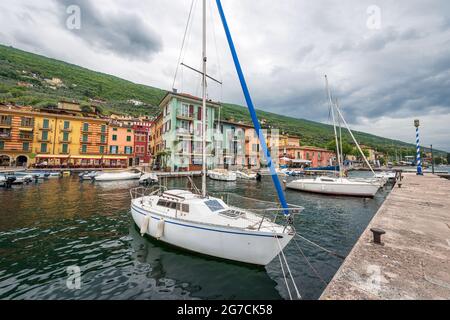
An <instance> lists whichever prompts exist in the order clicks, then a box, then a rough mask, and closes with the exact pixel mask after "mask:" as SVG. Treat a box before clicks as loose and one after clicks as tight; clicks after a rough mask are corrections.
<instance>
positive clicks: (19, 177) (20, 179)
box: [5, 172, 34, 185]
mask: <svg viewBox="0 0 450 320" xmlns="http://www.w3.org/2000/svg"><path fill="white" fill-rule="evenodd" d="M5 178H6V179H7V180H8V179H9V178H14V179H13V181H12V184H15V185H17V184H28V183H30V182H32V181H33V180H34V178H33V176H32V175H30V174H24V173H22V172H21V173H19V172H17V173H9V174H7V175H5Z"/></svg>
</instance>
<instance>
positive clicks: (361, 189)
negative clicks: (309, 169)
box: [286, 76, 384, 197]
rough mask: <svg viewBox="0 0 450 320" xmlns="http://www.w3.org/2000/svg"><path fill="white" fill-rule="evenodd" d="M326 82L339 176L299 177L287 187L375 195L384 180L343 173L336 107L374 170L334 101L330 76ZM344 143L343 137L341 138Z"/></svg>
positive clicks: (336, 193)
mask: <svg viewBox="0 0 450 320" xmlns="http://www.w3.org/2000/svg"><path fill="white" fill-rule="evenodd" d="M325 82H326V88H327V94H328V99H329V102H330V111H331V115H332V119H333V128H334V137H335V142H336V155H337V161H338V163H339V177H318V178H306V179H298V180H293V181H291V182H289V183H286V188H288V189H294V190H298V191H305V192H313V193H322V194H330V195H343V196H359V197H374V196H375V194H376V193H377V192H378V189H379V188H380V187H382V185H384V184H383V181H384V180H378V179H372V180H365V179H361V178H360V179H350V178H345V177H344V173H343V166H342V164H343V161H342V160H341V158H342V154H341V152H342V145H340V144H339V139H338V134H337V130H336V119H335V109H336V111H337V113H338V117H340V119H342V121H343V122H344V124H345V125H346V126H347V129H348V130H349V132H350V135H351V136H352V138H353V140H354V142H355V143H356V146H357V147H358V149H359V151H360V153H361V154H362V156H363V157H364V160H365V161H366V163H367V165H368V166H369V168H370V169H371V170H372V172H373V173H374V174H375V172H374V171H373V169H372V167H371V165H370V164H369V162H368V161H367V158H366V157H365V155H364V153H363V152H362V150H361V148H360V146H359V144H358V142H357V141H356V139H355V138H354V136H353V133H352V132H351V130H350V128H349V127H348V125H347V122H346V121H345V119H344V117H343V116H342V113H341V112H340V110H339V107H338V105H337V103H336V104H334V103H333V100H332V98H331V92H330V88H329V86H328V78H327V76H325ZM340 141H341V143H342V137H341V139H340Z"/></svg>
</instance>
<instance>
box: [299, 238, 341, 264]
mask: <svg viewBox="0 0 450 320" xmlns="http://www.w3.org/2000/svg"><path fill="white" fill-rule="evenodd" d="M295 235H296V236H297V237H299V238H300V239H303V240H305V241H306V242H308V243H310V244H312V245H313V246H315V247H317V248H319V249H321V250H323V251H325V252H327V253H329V254H331V255H333V256H336V257H338V258H341V259H343V260H345V258H346V257H344V256H343V255H341V254H339V253H337V252H335V251H331V250H328V249H326V248H324V247H322V246H321V245H318V244H317V243H315V242H312V241H311V240H308V239H306V238H305V237H303V236H301V235H300V234H298V233H296V234H295Z"/></svg>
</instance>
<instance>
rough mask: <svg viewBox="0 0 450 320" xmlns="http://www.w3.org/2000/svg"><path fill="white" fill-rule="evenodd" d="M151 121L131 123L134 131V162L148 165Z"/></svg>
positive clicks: (149, 159)
mask: <svg viewBox="0 0 450 320" xmlns="http://www.w3.org/2000/svg"><path fill="white" fill-rule="evenodd" d="M151 126H152V122H150V121H142V122H136V123H134V124H133V127H132V129H133V131H134V164H135V165H150V161H151V158H152V155H151V153H150V132H151Z"/></svg>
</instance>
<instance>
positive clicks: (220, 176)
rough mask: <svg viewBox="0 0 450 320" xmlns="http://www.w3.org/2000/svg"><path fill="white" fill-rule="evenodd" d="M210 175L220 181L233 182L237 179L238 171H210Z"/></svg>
mask: <svg viewBox="0 0 450 320" xmlns="http://www.w3.org/2000/svg"><path fill="white" fill-rule="evenodd" d="M208 177H209V178H210V179H213V180H218V181H228V182H233V181H236V180H237V176H236V173H234V172H228V173H222V172H214V171H210V172H209V173H208Z"/></svg>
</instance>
